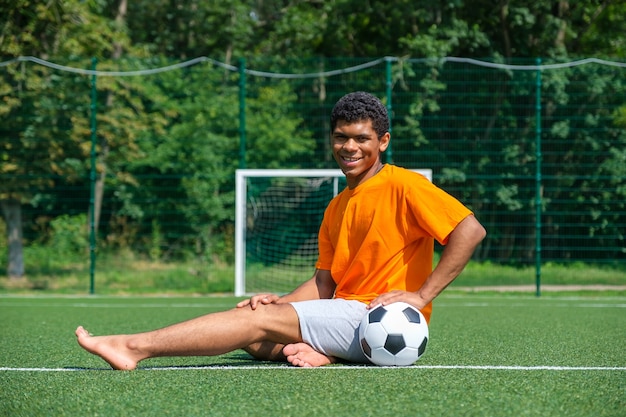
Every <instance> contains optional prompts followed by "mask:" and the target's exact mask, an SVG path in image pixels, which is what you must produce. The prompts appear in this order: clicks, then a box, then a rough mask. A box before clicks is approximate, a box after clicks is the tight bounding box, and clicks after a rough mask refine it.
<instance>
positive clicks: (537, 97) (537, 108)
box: [535, 58, 542, 297]
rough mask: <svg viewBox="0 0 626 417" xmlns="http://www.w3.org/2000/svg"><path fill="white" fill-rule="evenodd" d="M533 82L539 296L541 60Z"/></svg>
mask: <svg viewBox="0 0 626 417" xmlns="http://www.w3.org/2000/svg"><path fill="white" fill-rule="evenodd" d="M536 62H537V76H536V80H535V81H536V82H535V87H536V89H535V160H536V162H535V239H536V241H535V285H536V295H537V297H539V296H540V295H541V211H542V210H541V205H542V203H541V58H537V61H536Z"/></svg>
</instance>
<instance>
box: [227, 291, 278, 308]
mask: <svg viewBox="0 0 626 417" xmlns="http://www.w3.org/2000/svg"><path fill="white" fill-rule="evenodd" d="M279 299H280V297H279V296H277V295H276V294H257V295H253V296H252V297H250V298H249V299H247V300H243V301H240V302H238V303H237V308H241V307H246V306H250V308H251V309H253V310H255V309H256V308H257V306H258V305H259V304H276V303H277V302H278V300H279Z"/></svg>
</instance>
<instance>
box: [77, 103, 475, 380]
mask: <svg viewBox="0 0 626 417" xmlns="http://www.w3.org/2000/svg"><path fill="white" fill-rule="evenodd" d="M389 141H390V134H389V119H388V116H387V111H386V108H385V106H384V105H383V104H382V103H381V102H380V101H379V100H378V99H377V98H375V97H374V96H372V95H370V94H368V93H364V92H356V93H351V94H348V95H346V96H344V97H342V98H341V99H340V100H339V101H338V102H337V104H336V105H335V107H334V108H333V111H332V114H331V144H332V149H333V156H334V158H335V160H336V162H337V164H338V165H339V167H340V168H341V170H342V171H343V173H344V174H345V176H346V180H347V184H348V187H347V188H346V189H345V190H344V191H342V192H341V193H340V194H339V195H338V196H337V197H335V198H334V199H333V200H332V201H331V202H330V204H329V205H328V207H327V209H326V211H325V214H324V219H323V221H322V225H321V227H320V232H319V258H318V261H317V263H316V270H315V273H314V274H313V276H312V277H311V278H310V279H309V280H308V281H306V282H304V283H303V284H302V285H300V286H299V287H297V288H296V289H295V290H293V291H292V292H291V293H289V294H287V295H284V296H282V297H279V296H278V295H275V294H259V295H255V296H253V297H251V298H250V299H247V300H244V301H242V302H240V303H239V304H237V306H236V308H234V309H232V310H228V311H223V312H218V313H212V314H207V315H204V316H201V317H198V318H195V319H192V320H189V321H185V322H182V323H178V324H174V325H171V326H168V327H165V328H163V329H159V330H155V331H150V332H146V333H138V334H132V335H113V336H99V337H94V336H91V335H90V334H89V333H88V332H87V330H85V329H84V328H83V327H79V328H78V329H76V336H77V338H78V343H79V344H80V345H81V346H82V347H83V348H84V349H86V350H87V351H89V352H91V353H93V354H96V355H98V356H100V357H102V358H103V359H104V360H105V361H107V362H108V363H109V364H110V365H111V366H112V367H113V368H115V369H134V368H135V367H136V366H137V363H138V362H140V361H141V360H143V359H147V358H152V357H159V356H209V355H219V354H223V353H226V352H230V351H232V350H235V349H245V350H246V351H247V352H248V353H250V354H251V355H253V356H254V357H256V358H260V359H266V360H283V361H284V360H287V361H288V362H290V363H291V364H293V365H295V366H302V367H310V366H322V365H326V364H329V363H332V362H335V361H336V360H337V359H340V360H346V361H351V362H367V359H366V358H365V356H364V355H363V353H362V351H361V348H360V344H359V342H358V337H357V334H358V326H359V323H360V321H361V318H362V317H363V316H364V315H365V313H366V312H367V309H369V308H373V307H375V306H376V305H379V304H383V305H385V304H390V303H393V302H396V301H404V302H407V303H409V304H412V305H413V306H415V307H416V308H418V309H420V310H421V311H422V313H423V314H424V316H425V317H426V319H427V320H430V314H431V310H432V304H431V303H432V301H433V300H434V299H435V297H437V296H438V295H439V294H440V293H441V292H442V291H443V290H444V289H445V288H446V287H447V286H448V285H449V284H450V283H451V282H452V281H453V280H454V279H455V278H456V277H457V276H458V275H459V274H460V273H461V271H462V270H463V268H464V267H465V265H466V264H467V262H468V261H469V259H470V257H471V255H472V253H473V252H474V249H475V248H476V246H477V245H478V244H479V243H480V242H481V241H482V239H483V238H484V236H485V229H484V228H483V227H482V226H481V225H480V223H479V222H478V221H477V220H476V219H475V217H474V216H473V214H472V213H471V211H469V210H468V209H467V208H466V207H464V206H463V205H462V204H461V203H460V202H458V201H457V200H456V199H454V198H453V197H451V196H450V195H448V194H447V193H445V192H444V191H443V190H441V189H439V188H437V187H436V186H434V185H433V184H431V183H430V182H429V181H427V180H426V179H425V178H424V177H423V176H421V175H419V174H416V173H413V172H411V171H408V170H405V169H402V168H398V167H395V166H392V165H384V164H383V163H382V160H381V155H382V153H383V152H384V151H385V150H386V149H387V146H388V145H389ZM434 239H437V240H438V241H439V242H440V243H442V244H444V245H445V248H444V250H443V252H442V255H441V258H440V261H439V263H438V264H437V266H436V267H435V268H434V269H432V258H433V250H434V249H433V246H434Z"/></svg>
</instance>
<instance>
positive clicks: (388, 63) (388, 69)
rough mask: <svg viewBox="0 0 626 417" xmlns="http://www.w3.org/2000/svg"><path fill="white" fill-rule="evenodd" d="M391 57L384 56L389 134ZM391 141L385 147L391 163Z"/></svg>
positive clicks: (390, 117)
mask: <svg viewBox="0 0 626 417" xmlns="http://www.w3.org/2000/svg"><path fill="white" fill-rule="evenodd" d="M391 60H392V58H391V57H385V78H386V80H385V85H386V95H387V114H388V115H389V133H390V134H391V129H392V126H391V120H392V118H393V117H392V115H393V107H392V105H391V93H392V80H393V78H392V74H391ZM392 143H393V142H392V141H390V142H389V146H388V147H387V152H386V154H387V162H389V163H390V164H393V150H392Z"/></svg>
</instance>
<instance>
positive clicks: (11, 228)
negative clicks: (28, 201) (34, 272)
mask: <svg viewBox="0 0 626 417" xmlns="http://www.w3.org/2000/svg"><path fill="white" fill-rule="evenodd" d="M0 207H1V208H2V216H3V217H4V221H5V222H6V225H7V240H8V244H9V248H8V249H9V264H8V265H7V276H8V277H9V278H10V279H20V278H22V277H23V276H24V255H23V248H22V206H21V205H20V202H19V201H18V200H15V199H9V200H0Z"/></svg>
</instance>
